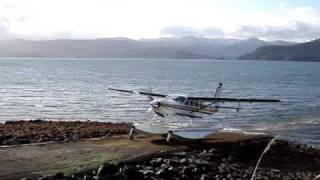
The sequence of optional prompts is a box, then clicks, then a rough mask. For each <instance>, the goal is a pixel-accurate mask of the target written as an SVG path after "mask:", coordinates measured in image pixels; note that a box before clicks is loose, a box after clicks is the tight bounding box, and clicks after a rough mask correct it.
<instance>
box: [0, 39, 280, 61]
mask: <svg viewBox="0 0 320 180" xmlns="http://www.w3.org/2000/svg"><path fill="white" fill-rule="evenodd" d="M284 43H285V42H281V44H284ZM273 44H275V42H267V41H262V40H259V39H256V38H250V39H246V40H239V39H208V38H199V37H193V36H187V37H181V38H159V39H141V40H133V39H128V38H122V37H120V38H101V39H91V40H73V39H59V40H39V41H32V40H22V39H15V40H2V41H0V57H65V58H73V57H75V58H178V59H179V58H181V59H194V58H201V59H202V58H205V59H207V58H211V59H217V58H219V59H235V58H236V57H238V56H240V55H243V54H247V53H250V52H253V51H254V50H256V49H257V48H259V47H262V46H268V45H273Z"/></svg>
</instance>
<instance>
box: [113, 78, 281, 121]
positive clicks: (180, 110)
mask: <svg viewBox="0 0 320 180" xmlns="http://www.w3.org/2000/svg"><path fill="white" fill-rule="evenodd" d="M108 90H113V91H119V92H124V93H131V94H138V95H144V96H148V97H149V100H150V106H151V107H150V109H151V110H152V111H153V112H154V113H155V114H157V115H159V116H161V117H166V116H168V115H178V116H187V117H190V118H201V117H202V116H203V115H212V114H214V113H216V112H218V111H219V109H223V108H224V109H235V110H237V111H239V110H240V103H243V102H246V103H272V102H280V100H277V99H256V98H228V97H221V95H222V83H219V85H218V87H217V89H216V92H215V95H214V96H213V97H190V96H186V95H179V94H171V95H166V94H158V93H152V92H144V91H132V90H124V89H115V88H108ZM224 102H231V103H238V106H237V107H234V106H231V107H228V106H221V105H220V104H221V103H224Z"/></svg>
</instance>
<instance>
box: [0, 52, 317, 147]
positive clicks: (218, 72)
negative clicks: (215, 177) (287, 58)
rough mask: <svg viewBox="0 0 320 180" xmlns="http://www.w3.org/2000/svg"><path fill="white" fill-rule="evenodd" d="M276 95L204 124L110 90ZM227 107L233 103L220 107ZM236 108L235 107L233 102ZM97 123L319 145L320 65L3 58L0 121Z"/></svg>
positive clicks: (256, 62) (252, 96)
mask: <svg viewBox="0 0 320 180" xmlns="http://www.w3.org/2000/svg"><path fill="white" fill-rule="evenodd" d="M218 82H223V83H224V87H223V96H224V97H235V98H240V97H244V98H249V97H250V98H274V99H280V100H282V102H281V103H255V104H254V103H252V104H245V103H243V104H241V106H240V107H241V110H240V112H239V113H237V112H236V111H234V110H224V109H223V110H221V111H220V112H219V113H216V114H215V115H213V116H207V117H204V118H202V119H193V120H192V119H189V118H185V117H183V118H181V117H169V118H164V119H163V118H159V117H157V116H155V115H154V114H153V113H151V112H148V111H147V110H148V108H149V105H148V100H147V98H146V97H143V96H138V95H129V94H126V93H119V92H113V91H108V90H107V88H109V87H112V88H122V89H132V90H144V91H150V90H151V88H152V92H158V93H164V94H170V93H175V94H176V93H179V94H187V95H192V96H213V95H214V91H215V88H216V86H217V84H218ZM224 105H226V106H227V105H232V104H224ZM233 105H234V106H237V104H233ZM30 119H49V120H96V121H112V122H119V121H121V122H134V123H138V124H145V123H150V124H152V125H153V126H154V127H157V126H159V127H163V126H165V127H169V128H173V129H185V132H184V133H186V134H192V133H193V134H194V133H195V134H201V133H203V132H209V131H212V130H226V131H245V132H262V133H271V134H274V135H280V138H283V139H291V140H295V141H298V142H303V143H308V144H311V145H314V146H320V63H316V62H276V61H239V60H224V61H219V60H197V59H195V60H176V59H156V60H155V59H58V58H57V59H45V58H43V59H41V58H37V59H32V58H10V59H6V58H2V59H0V121H8V120H30Z"/></svg>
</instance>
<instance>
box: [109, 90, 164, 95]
mask: <svg viewBox="0 0 320 180" xmlns="http://www.w3.org/2000/svg"><path fill="white" fill-rule="evenodd" d="M108 90H111V91H119V92H125V93H131V94H134V93H135V94H140V95H145V96H154V97H166V96H167V95H165V94H158V93H149V92H143V91H131V90H125V89H114V88H108Z"/></svg>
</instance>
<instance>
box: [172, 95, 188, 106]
mask: <svg viewBox="0 0 320 180" xmlns="http://www.w3.org/2000/svg"><path fill="white" fill-rule="evenodd" d="M174 100H175V101H176V102H178V103H181V104H183V103H184V102H185V100H186V98H185V97H183V96H178V97H176V98H174Z"/></svg>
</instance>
